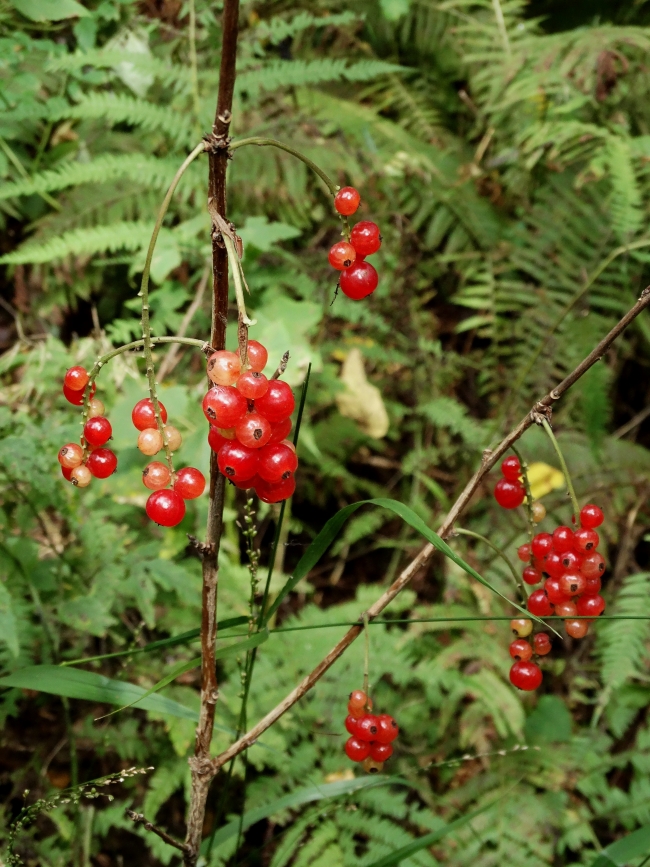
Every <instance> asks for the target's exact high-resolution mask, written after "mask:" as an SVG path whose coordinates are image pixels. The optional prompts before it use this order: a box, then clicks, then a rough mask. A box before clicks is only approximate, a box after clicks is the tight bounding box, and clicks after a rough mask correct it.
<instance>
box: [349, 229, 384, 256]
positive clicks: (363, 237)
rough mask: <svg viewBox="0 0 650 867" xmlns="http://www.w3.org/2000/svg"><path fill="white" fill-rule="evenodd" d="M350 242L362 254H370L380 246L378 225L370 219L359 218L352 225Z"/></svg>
mask: <svg viewBox="0 0 650 867" xmlns="http://www.w3.org/2000/svg"><path fill="white" fill-rule="evenodd" d="M350 243H351V244H352V246H353V247H354V249H355V250H356V251H357V253H361V255H362V256H371V255H372V254H373V253H376V252H377V250H378V249H379V248H380V247H381V235H380V234H379V226H378V225H377V224H376V223H373V222H371V221H370V220H361V222H360V223H357V224H356V226H353V227H352V232H351V233H350Z"/></svg>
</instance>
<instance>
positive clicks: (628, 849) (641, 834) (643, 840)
mask: <svg viewBox="0 0 650 867" xmlns="http://www.w3.org/2000/svg"><path fill="white" fill-rule="evenodd" d="M649 852H650V825H644V826H643V827H642V828H639V829H638V831H633V832H632V833H631V834H628V835H627V836H625V837H623V838H622V839H620V840H616V842H615V843H610V845H609V846H606V847H605V848H604V849H603V851H602V852H601V853H600V855H599V856H598V857H597V858H596V860H595V861H594V862H593V864H592V865H591V867H612V865H615V867H624V865H625V864H628V863H629V862H630V861H631V860H632V859H633V858H640V857H641V856H642V855H647V854H648V853H649Z"/></svg>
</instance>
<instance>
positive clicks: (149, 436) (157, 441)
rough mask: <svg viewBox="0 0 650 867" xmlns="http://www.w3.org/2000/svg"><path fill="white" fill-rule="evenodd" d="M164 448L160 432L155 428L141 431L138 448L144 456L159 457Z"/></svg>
mask: <svg viewBox="0 0 650 867" xmlns="http://www.w3.org/2000/svg"><path fill="white" fill-rule="evenodd" d="M162 447H163V441H162V437H161V435H160V431H158V430H156V428H155V427H147V428H145V429H144V430H143V431H140V435H139V437H138V448H139V449H140V451H141V452H142V454H143V455H157V454H158V452H159V451H160V449H161V448H162Z"/></svg>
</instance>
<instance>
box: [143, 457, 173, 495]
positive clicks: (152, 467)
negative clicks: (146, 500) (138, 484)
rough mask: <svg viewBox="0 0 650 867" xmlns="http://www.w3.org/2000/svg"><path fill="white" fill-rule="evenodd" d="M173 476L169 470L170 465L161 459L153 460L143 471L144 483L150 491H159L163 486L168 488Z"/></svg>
mask: <svg viewBox="0 0 650 867" xmlns="http://www.w3.org/2000/svg"><path fill="white" fill-rule="evenodd" d="M171 477H172V474H171V473H170V472H169V467H168V466H167V465H166V464H163V463H161V462H160V461H152V462H151V463H150V464H147V466H146V467H145V468H144V470H143V471H142V483H143V484H144V486H145V488H149V490H150V491H159V490H160V489H161V488H166V487H167V485H168V484H169V482H170V479H171Z"/></svg>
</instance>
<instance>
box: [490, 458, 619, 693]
mask: <svg viewBox="0 0 650 867" xmlns="http://www.w3.org/2000/svg"><path fill="white" fill-rule="evenodd" d="M501 472H502V473H503V478H502V479H500V480H499V482H497V485H496V487H495V490H494V496H495V499H496V500H497V502H498V503H499V505H500V506H503V508H505V509H514V508H516V507H517V506H520V505H521V504H522V503H523V501H524V497H525V492H524V488H523V485H522V484H521V481H520V475H521V466H520V463H519V459H518V458H517V457H508V458H506V459H505V460H504V461H503V463H502V464H501ZM603 520H604V516H603V513H602V511H601V509H599V508H598V506H594V505H593V504H591V503H590V504H588V505H586V506H583V508H582V509H581V510H580V526H579V527H578V528H577V529H576V530H572V529H571V528H570V527H565V526H559V527H556V528H555V529H554V530H553V532H552V533H537V535H535V536H534V537H533V539H532V541H531V543H530V544H528V543H527V544H525V545H521V546H520V548H519V549H518V551H517V555H518V557H519V559H520V560H521V561H522V562H523V563H526V566H525V567H524V569H523V573H522V577H523V580H524V581H525V583H526V584H527V585H529V586H533V587H534V586H535V585H538V584H540V583H541V582H543V586H542V587H539V588H538V589H536V590H533V591H532V592H531V594H530V595H529V596H528V599H527V601H526V607H527V609H528V611H530V613H531V614H534V615H535V616H536V617H549V616H551V615H556V616H559V617H562V618H563V619H564V628H565V630H566V633H567V635H569V636H570V637H571V638H584V637H585V635H586V634H587V632H588V631H589V620H588V619H582V618H593V617H598V616H599V615H600V614H602V613H603V611H604V610H605V600H604V599H603V597H602V596H601V595H600V589H601V577H602V575H603V573H604V571H605V561H604V559H603V557H602V555H601V554H600V553H599V552H598V545H599V542H600V539H599V536H598V533H597V532H596V527H599V526H600V525H601V524H602V522H603ZM578 618H580V619H578ZM510 625H511V628H512V631H513V633H514V635H515V640H514V641H513V642H512V644H511V645H510V655H511V656H512V658H513V659H514V660H515V663H514V665H513V666H512V668H511V669H510V682H511V683H512V684H513V686H516V687H518V688H519V689H523V690H534V689H537V687H538V686H539V685H540V684H541V682H542V671H541V669H540V668H539V666H538V665H537V664H536V663H535V662H533V661H532V657H533V655H534V654H536V655H537V656H546V654H548V653H549V652H550V650H551V639H550V637H549V635H548V634H547V633H546V632H538V633H536V634H534V635H533V636H532V644H531V643H530V641H531V639H530V636H531V635H532V633H533V622H532V621H531V620H528V619H527V618H520V619H515V620H513V621H511V624H510Z"/></svg>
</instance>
